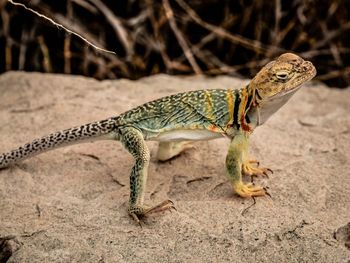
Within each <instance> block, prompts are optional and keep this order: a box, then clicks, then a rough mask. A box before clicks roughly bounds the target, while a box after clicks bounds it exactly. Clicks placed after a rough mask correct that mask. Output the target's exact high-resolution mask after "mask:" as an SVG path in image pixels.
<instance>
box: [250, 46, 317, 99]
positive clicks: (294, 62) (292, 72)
mask: <svg viewBox="0 0 350 263" xmlns="http://www.w3.org/2000/svg"><path fill="white" fill-rule="evenodd" d="M315 75H316V69H315V67H314V66H313V65H312V63H311V62H309V61H305V60H303V59H302V58H301V57H299V56H297V55H295V54H292V53H285V54H282V55H281V56H279V57H278V58H277V59H276V60H274V61H271V62H270V63H268V64H267V65H266V66H265V67H263V68H262V69H261V70H260V72H259V73H258V74H257V75H256V76H255V78H254V79H253V80H252V81H251V83H250V86H251V87H253V88H255V90H256V95H257V96H256V100H257V102H258V104H260V103H262V104H263V103H264V102H265V101H269V100H271V99H273V98H274V97H281V96H285V95H286V94H289V93H292V94H293V93H294V92H295V91H297V90H298V89H299V88H300V86H301V84H303V83H304V82H306V81H309V80H311V79H312V78H313V77H314V76H315ZM287 97H289V96H287Z"/></svg>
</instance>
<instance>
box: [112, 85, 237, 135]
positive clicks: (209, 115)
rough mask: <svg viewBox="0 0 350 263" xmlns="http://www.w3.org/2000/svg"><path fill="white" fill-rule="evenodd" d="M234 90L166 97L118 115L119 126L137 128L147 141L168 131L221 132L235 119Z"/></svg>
mask: <svg viewBox="0 0 350 263" xmlns="http://www.w3.org/2000/svg"><path fill="white" fill-rule="evenodd" d="M234 101H235V91H233V90H224V89H215V90H196V91H190V92H187V93H180V94H175V95H170V96H167V97H163V98H160V99H157V100H154V101H151V102H148V103H145V104H143V105H141V106H138V107H136V108H134V109H132V110H130V111H127V112H125V113H123V114H121V115H120V116H119V118H118V119H119V120H118V121H119V122H120V125H123V126H124V125H126V126H127V125H131V126H134V127H135V126H136V128H138V129H140V130H141V131H142V133H143V134H145V135H146V136H145V137H146V138H148V139H150V138H155V137H157V136H158V134H159V133H162V134H163V133H165V132H168V131H174V130H175V131H176V130H178V131H179V130H181V131H184V130H186V131H190V130H197V131H198V130H205V131H210V132H211V133H222V132H223V131H224V129H225V127H226V125H227V123H228V122H229V121H230V118H232V115H233V105H234Z"/></svg>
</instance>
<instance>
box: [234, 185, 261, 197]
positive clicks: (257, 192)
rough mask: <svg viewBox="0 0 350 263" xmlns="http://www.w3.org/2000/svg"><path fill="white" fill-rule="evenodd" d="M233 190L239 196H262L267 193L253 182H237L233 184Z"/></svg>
mask: <svg viewBox="0 0 350 263" xmlns="http://www.w3.org/2000/svg"><path fill="white" fill-rule="evenodd" d="M233 189H234V191H235V192H236V193H237V194H238V195H239V196H241V197H254V196H263V195H266V194H268V193H267V192H266V190H265V189H264V188H263V187H261V186H254V185H253V184H251V183H249V184H243V183H242V182H239V183H238V184H236V185H234V186H233Z"/></svg>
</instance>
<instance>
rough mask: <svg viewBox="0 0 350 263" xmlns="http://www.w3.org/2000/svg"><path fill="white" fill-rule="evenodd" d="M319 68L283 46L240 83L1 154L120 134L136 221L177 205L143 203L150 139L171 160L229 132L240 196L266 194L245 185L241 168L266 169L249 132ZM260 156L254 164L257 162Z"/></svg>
mask: <svg viewBox="0 0 350 263" xmlns="http://www.w3.org/2000/svg"><path fill="white" fill-rule="evenodd" d="M315 75H316V69H315V67H314V66H313V65H312V63H311V62H309V61H304V60H303V59H302V58H300V57H299V56H297V55H295V54H291V53H285V54H283V55H281V56H279V57H278V58H277V59H275V60H274V61H272V62H270V63H268V64H267V65H265V66H264V67H263V68H262V69H261V70H260V72H259V73H258V74H257V75H256V76H255V77H254V78H253V79H252V80H251V81H250V83H249V84H248V85H246V86H244V87H243V88H241V89H236V90H232V89H227V90H226V89H212V90H210V89H209V90H196V91H189V92H184V93H179V94H175V95H170V96H167V97H163V98H160V99H157V100H154V101H151V102H148V103H145V104H143V105H141V106H138V107H136V108H134V109H131V110H129V111H127V112H125V113H122V114H120V115H119V116H116V117H112V118H109V119H105V120H102V121H97V122H92V123H89V124H85V125H82V126H79V127H75V128H70V129H66V130H62V131H58V132H55V133H52V134H50V135H47V136H44V137H42V138H39V139H36V140H34V141H33V142H30V143H27V144H25V145H23V146H21V147H19V148H17V149H15V150H12V151H10V152H8V153H4V154H1V155H0V168H4V167H7V166H10V165H12V164H15V163H17V162H18V161H20V160H23V159H26V158H28V157H31V156H33V155H36V154H39V153H42V152H44V151H47V150H51V149H54V148H57V147H61V146H66V145H69V144H74V143H80V142H83V141H93V140H97V139H112V140H119V141H120V142H121V143H122V144H123V146H124V147H125V148H126V149H127V150H128V151H129V152H130V153H131V154H132V155H133V157H134V158H135V163H134V166H133V167H132V170H131V175H130V198H129V208H128V212H129V214H130V215H131V216H132V217H133V218H134V219H135V220H137V221H139V218H140V217H142V216H144V215H147V214H150V213H154V212H160V211H164V210H167V209H171V208H174V204H173V202H172V201H170V200H166V201H164V202H162V203H160V204H158V205H156V206H153V207H147V206H145V205H144V201H143V199H144V192H145V187H146V181H147V170H148V165H149V161H150V152H149V150H148V148H147V145H146V144H145V141H146V140H155V141H159V149H158V154H157V156H158V159H160V160H162V161H165V160H168V159H170V158H172V157H174V156H176V155H178V154H180V153H181V152H183V151H184V150H186V149H187V148H189V147H191V144H190V141H197V140H209V139H215V138H222V137H227V138H229V139H230V145H229V150H228V154H227V157H226V173H227V176H228V178H229V181H230V183H231V184H232V187H233V190H234V191H235V192H236V193H237V194H238V195H240V196H242V197H254V196H263V195H265V194H266V190H265V189H264V188H262V187H260V186H255V185H253V184H244V183H243V182H242V174H248V175H262V174H266V172H267V171H268V170H269V169H267V168H261V167H259V166H258V165H256V161H254V160H250V159H249V158H248V142H249V136H250V135H251V133H252V132H253V130H254V129H255V128H256V127H257V126H259V125H261V124H263V123H264V122H265V121H266V120H267V119H268V118H269V117H270V116H271V115H272V114H273V113H274V112H276V111H277V110H278V109H279V108H280V107H281V106H283V105H284V104H285V103H286V102H287V101H288V100H289V98H290V97H291V96H292V95H293V94H294V93H295V92H296V91H297V90H298V89H299V88H300V86H301V85H302V84H303V83H305V82H306V81H309V80H310V79H312V78H313V77H314V76H315ZM254 163H255V164H254Z"/></svg>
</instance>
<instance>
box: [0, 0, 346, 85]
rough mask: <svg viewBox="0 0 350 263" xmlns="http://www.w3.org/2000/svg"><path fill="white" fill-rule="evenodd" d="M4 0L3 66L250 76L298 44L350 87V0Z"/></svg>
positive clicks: (321, 70)
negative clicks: (103, 50)
mask: <svg viewBox="0 0 350 263" xmlns="http://www.w3.org/2000/svg"><path fill="white" fill-rule="evenodd" d="M13 1H14V2H19V3H23V4H25V5H26V6H27V7H29V8H32V9H33V10H36V11H38V12H40V13H41V14H43V15H45V16H47V17H49V18H51V19H53V20H54V21H56V22H57V23H59V24H61V25H62V26H64V27H67V28H69V29H70V30H72V31H74V32H76V33H78V34H79V35H81V36H82V37H84V38H86V39H87V40H89V41H90V42H92V43H94V44H95V45H97V46H99V47H102V48H105V49H108V50H111V51H114V52H115V53H116V55H114V54H111V53H107V52H101V51H97V50H96V49H94V48H92V47H91V46H89V45H88V44H87V43H85V42H84V41H83V40H81V39H79V38H78V37H76V36H74V35H72V34H68V33H67V32H66V31H64V30H62V29H60V28H59V27H57V26H54V25H53V24H52V23H50V22H49V21H47V20H45V19H43V18H40V17H38V16H36V15H35V14H33V13H31V12H29V11H27V10H25V9H24V8H23V7H20V6H15V5H13V4H11V3H10V2H8V1H7V0H0V13H1V16H0V72H5V71H8V70H26V71H40V72H50V73H66V74H79V75H85V76H90V77H94V78H97V79H114V78H129V79H138V78H140V77H144V76H148V75H151V74H157V73H167V74H181V75H184V74H206V75H211V76H213V75H220V74H227V75H237V74H239V75H243V76H245V77H247V78H251V77H253V76H254V74H255V73H256V72H257V71H258V70H259V69H260V68H261V67H262V66H263V65H264V64H266V63H267V62H268V61H270V60H271V59H273V58H274V57H276V56H278V55H279V54H281V53H284V52H288V51H292V52H295V53H297V54H299V55H300V56H302V57H303V58H305V59H308V60H310V61H312V62H313V63H314V64H315V66H316V68H317V70H318V76H317V79H318V80H319V81H322V82H324V83H326V84H327V85H329V86H332V87H339V88H344V87H347V86H349V85H350V1H347V0H344V1H341V0H334V1H326V0H319V1H318V0H293V1H282V0H273V1H263V0H250V1H248V0H246V1H245V0H231V1H229V0H206V1H200V0H141V1H136V0H117V1H111V0H109V1H108V0H60V1H57V0H26V1H24V0H21V1H20V0H17V1H15V0H13Z"/></svg>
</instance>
